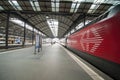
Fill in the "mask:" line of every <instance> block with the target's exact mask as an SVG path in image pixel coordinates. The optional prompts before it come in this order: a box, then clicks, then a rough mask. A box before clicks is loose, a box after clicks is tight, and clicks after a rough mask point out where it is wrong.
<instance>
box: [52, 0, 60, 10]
mask: <svg viewBox="0 0 120 80" xmlns="http://www.w3.org/2000/svg"><path fill="white" fill-rule="evenodd" d="M51 5H52V11H53V12H59V0H51Z"/></svg>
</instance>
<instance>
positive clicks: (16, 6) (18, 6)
mask: <svg viewBox="0 0 120 80" xmlns="http://www.w3.org/2000/svg"><path fill="white" fill-rule="evenodd" d="M8 2H9V3H10V4H11V5H12V6H13V8H14V9H15V10H22V8H21V7H20V5H19V4H18V2H17V1H16V0H8Z"/></svg>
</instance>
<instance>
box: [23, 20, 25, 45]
mask: <svg viewBox="0 0 120 80" xmlns="http://www.w3.org/2000/svg"><path fill="white" fill-rule="evenodd" d="M25 39H26V22H24V38H23V46H25Z"/></svg>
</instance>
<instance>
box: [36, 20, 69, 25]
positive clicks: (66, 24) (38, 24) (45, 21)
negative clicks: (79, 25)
mask: <svg viewBox="0 0 120 80" xmlns="http://www.w3.org/2000/svg"><path fill="white" fill-rule="evenodd" d="M43 22H46V20H44V21H41V22H38V23H36V24H35V25H36V26H37V25H39V24H40V23H43ZM58 22H60V23H63V24H65V25H66V26H70V25H68V24H66V23H64V22H62V21H60V20H59V21H58Z"/></svg>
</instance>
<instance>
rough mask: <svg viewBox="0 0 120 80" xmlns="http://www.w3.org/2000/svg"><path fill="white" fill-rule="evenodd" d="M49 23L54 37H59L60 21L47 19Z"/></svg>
mask: <svg viewBox="0 0 120 80" xmlns="http://www.w3.org/2000/svg"><path fill="white" fill-rule="evenodd" d="M47 23H48V26H49V28H50V30H51V32H52V34H53V35H54V37H57V36H58V20H56V19H47Z"/></svg>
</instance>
